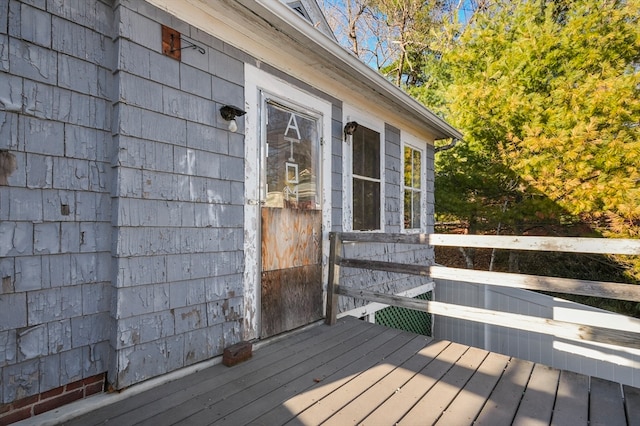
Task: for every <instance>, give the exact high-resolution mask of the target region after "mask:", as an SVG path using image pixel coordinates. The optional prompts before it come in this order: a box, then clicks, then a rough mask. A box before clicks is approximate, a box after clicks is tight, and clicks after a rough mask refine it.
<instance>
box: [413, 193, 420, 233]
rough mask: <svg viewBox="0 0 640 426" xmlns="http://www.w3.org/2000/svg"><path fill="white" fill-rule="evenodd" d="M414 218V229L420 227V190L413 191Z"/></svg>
mask: <svg viewBox="0 0 640 426" xmlns="http://www.w3.org/2000/svg"><path fill="white" fill-rule="evenodd" d="M412 194H413V218H412V219H413V220H412V222H411V228H412V229H419V228H420V210H421V209H420V198H421V197H420V196H421V195H422V193H421V192H420V191H413V192H412Z"/></svg>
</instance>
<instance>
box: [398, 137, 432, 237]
mask: <svg viewBox="0 0 640 426" xmlns="http://www.w3.org/2000/svg"><path fill="white" fill-rule="evenodd" d="M427 145H428V144H427V142H426V141H424V140H420V139H418V138H417V137H415V136H413V135H412V134H410V133H407V132H402V131H401V132H400V205H401V210H400V229H402V232H407V233H415V232H418V231H417V230H415V229H405V227H404V166H405V164H404V148H405V147H406V146H408V147H410V148H413V149H415V150H418V151H420V152H421V155H422V157H421V159H422V161H421V164H420V188H421V189H422V191H421V193H420V230H419V231H420V232H427V207H428V206H427Z"/></svg>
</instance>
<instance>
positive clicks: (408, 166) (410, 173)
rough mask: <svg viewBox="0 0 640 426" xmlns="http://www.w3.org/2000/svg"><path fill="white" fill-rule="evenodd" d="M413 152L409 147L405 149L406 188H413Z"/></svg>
mask: <svg viewBox="0 0 640 426" xmlns="http://www.w3.org/2000/svg"><path fill="white" fill-rule="evenodd" d="M411 151H413V150H412V149H411V148H409V147H408V146H405V147H404V186H412V185H411V183H412V180H413V168H412V161H411Z"/></svg>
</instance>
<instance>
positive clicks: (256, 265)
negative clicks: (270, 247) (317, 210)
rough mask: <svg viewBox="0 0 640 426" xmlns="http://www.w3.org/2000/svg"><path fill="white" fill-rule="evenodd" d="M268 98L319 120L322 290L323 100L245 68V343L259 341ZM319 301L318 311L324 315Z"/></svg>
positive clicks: (326, 105)
mask: <svg viewBox="0 0 640 426" xmlns="http://www.w3.org/2000/svg"><path fill="white" fill-rule="evenodd" d="M265 97H270V98H273V99H275V100H281V101H283V102H285V103H286V104H288V105H292V106H299V107H300V108H301V111H305V110H306V111H309V112H313V113H314V115H319V120H320V138H321V141H320V163H321V165H320V173H321V177H320V191H321V205H322V287H323V295H326V294H325V292H326V283H327V276H328V272H329V271H328V262H327V259H328V257H329V244H328V241H329V230H330V229H331V140H332V133H331V120H332V116H331V111H332V105H331V103H330V102H329V101H326V100H324V99H321V98H319V97H317V96H314V95H312V94H310V93H308V92H305V91H303V90H301V89H299V88H297V87H295V86H294V85H293V83H289V82H286V81H284V80H281V79H279V78H277V77H275V76H273V75H271V74H269V73H267V72H265V71H263V70H261V69H259V68H257V67H254V66H252V65H249V64H245V111H246V112H247V114H246V115H245V176H244V179H245V180H244V182H245V185H244V187H245V204H244V276H243V280H244V327H243V328H244V330H243V338H244V339H245V340H252V339H257V338H259V336H260V325H261V324H260V321H261V312H260V291H261V286H260V276H261V269H262V268H261V265H262V259H261V249H262V244H261V235H260V230H261V223H260V222H261V214H260V207H261V205H260V184H261V172H262V164H261V156H262V153H261V147H262V137H263V135H262V131H263V129H262V123H263V119H262V116H263V111H262V105H263V99H264V98H265ZM325 299H326V297H323V311H326V307H325V306H324V304H325V303H326V301H325Z"/></svg>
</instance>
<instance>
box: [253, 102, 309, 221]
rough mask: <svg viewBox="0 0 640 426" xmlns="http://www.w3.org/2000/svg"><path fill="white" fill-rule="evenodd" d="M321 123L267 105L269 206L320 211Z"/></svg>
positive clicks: (266, 201)
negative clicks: (319, 126) (319, 161)
mask: <svg viewBox="0 0 640 426" xmlns="http://www.w3.org/2000/svg"><path fill="white" fill-rule="evenodd" d="M318 142H319V135H318V121H317V120H315V119H313V118H309V117H307V116H304V115H302V114H299V113H297V112H295V111H291V110H289V109H287V108H284V107H281V106H279V105H277V104H272V103H267V148H266V149H267V152H266V157H267V158H266V161H265V164H266V167H265V168H266V170H265V179H266V199H265V206H266V207H279V208H296V209H305V210H309V209H313V210H317V209H320V197H319V194H320V189H319V182H320V181H319V179H318V170H319V168H318V158H319V143H318Z"/></svg>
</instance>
